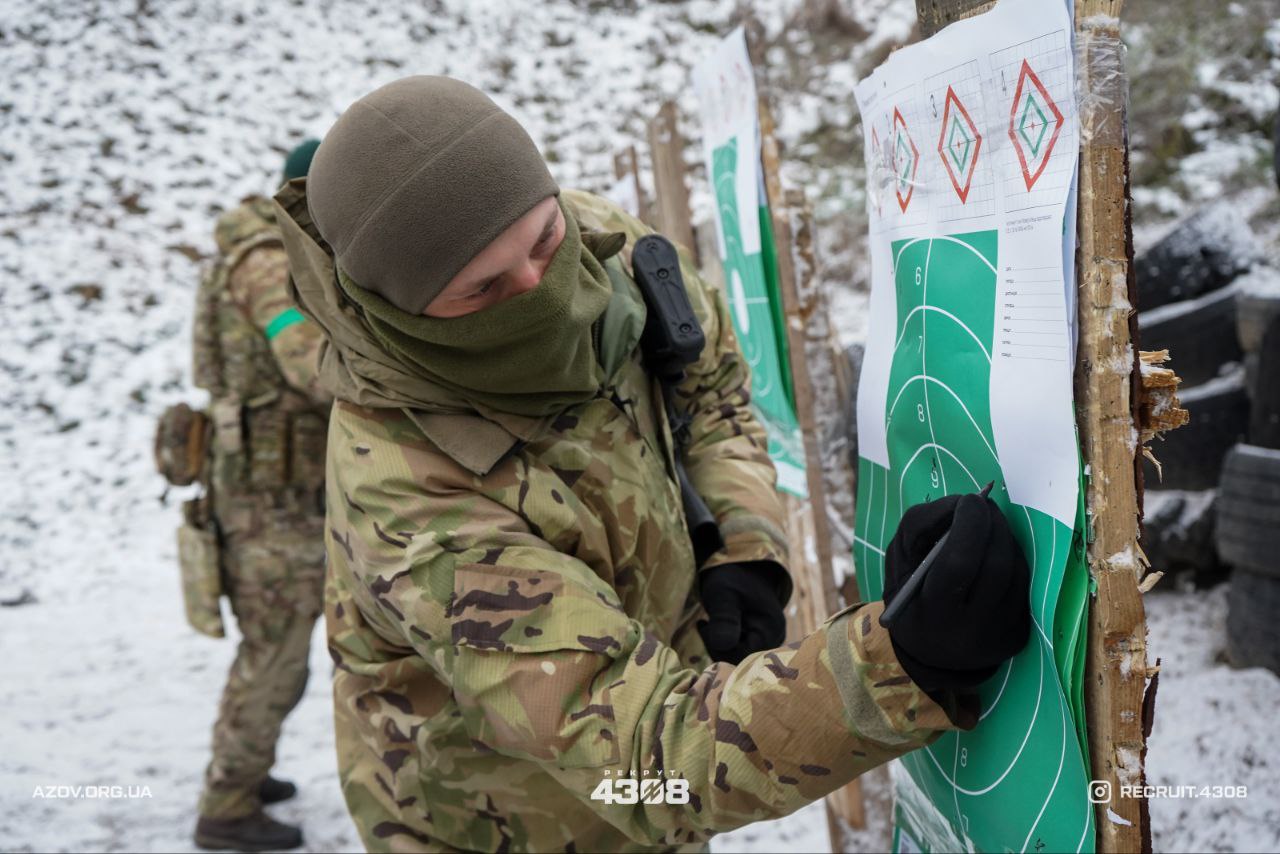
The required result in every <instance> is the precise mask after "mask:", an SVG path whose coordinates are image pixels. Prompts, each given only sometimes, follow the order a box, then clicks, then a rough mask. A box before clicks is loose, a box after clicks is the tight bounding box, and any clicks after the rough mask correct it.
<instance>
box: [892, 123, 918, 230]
mask: <svg viewBox="0 0 1280 854" xmlns="http://www.w3.org/2000/svg"><path fill="white" fill-rule="evenodd" d="M892 158H893V171H894V174H895V175H896V176H897V178H896V181H895V183H896V184H897V187H896V189H895V191H894V192H895V193H896V195H897V196H898V207H900V208H902V212H903V213H906V212H907V205H909V204H911V194H912V193H914V192H915V188H916V169H917V168H918V167H919V165H920V150H919V149H918V148H916V144H915V143H914V142H912V140H911V134H910V133H908V132H907V122H906V120H905V119H903V118H902V113H900V112H899V111H898V109H897V108H896V107H895V108H894V110H893V153H892Z"/></svg>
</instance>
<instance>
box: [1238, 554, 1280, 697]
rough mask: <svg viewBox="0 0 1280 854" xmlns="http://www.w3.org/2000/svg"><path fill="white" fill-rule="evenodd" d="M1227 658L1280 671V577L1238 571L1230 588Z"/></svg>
mask: <svg viewBox="0 0 1280 854" xmlns="http://www.w3.org/2000/svg"><path fill="white" fill-rule="evenodd" d="M1227 658H1228V659H1229V660H1230V661H1231V663H1232V664H1233V665H1234V666H1236V667H1265V668H1267V669H1268V670H1270V671H1271V672H1273V673H1277V674H1280V578H1276V577H1273V576H1267V575H1259V574H1257V573H1254V572H1247V571H1245V572H1240V571H1237V572H1235V573H1234V574H1232V576H1231V587H1230V589H1228V591H1227Z"/></svg>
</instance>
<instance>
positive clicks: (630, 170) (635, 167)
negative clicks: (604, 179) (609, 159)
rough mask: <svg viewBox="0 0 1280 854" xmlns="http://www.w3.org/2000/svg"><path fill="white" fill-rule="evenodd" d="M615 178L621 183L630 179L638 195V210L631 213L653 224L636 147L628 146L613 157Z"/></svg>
mask: <svg viewBox="0 0 1280 854" xmlns="http://www.w3.org/2000/svg"><path fill="white" fill-rule="evenodd" d="M613 177H614V178H616V179H618V180H619V181H621V180H623V179H627V178H629V179H630V180H631V186H632V190H633V192H634V193H635V195H636V209H635V210H634V211H629V213H632V214H634V215H635V217H636V219H638V220H640V221H642V222H646V223H649V222H652V220H651V218H650V217H651V214H650V213H649V205H648V204H647V203H646V201H647V200H646V199H645V197H644V188H642V187H641V186H640V159H639V158H638V157H637V156H636V147H635V146H634V145H628V146H627V147H626V148H625V149H624V150H622V151H620V152H618V153H617V154H615V155H614V156H613Z"/></svg>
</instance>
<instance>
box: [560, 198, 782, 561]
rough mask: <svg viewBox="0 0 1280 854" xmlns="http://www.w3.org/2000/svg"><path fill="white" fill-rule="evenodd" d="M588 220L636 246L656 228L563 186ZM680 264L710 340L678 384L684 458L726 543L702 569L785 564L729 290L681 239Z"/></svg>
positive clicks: (777, 505) (773, 477) (778, 506)
mask: <svg viewBox="0 0 1280 854" xmlns="http://www.w3.org/2000/svg"><path fill="white" fill-rule="evenodd" d="M562 196H563V198H564V199H565V200H566V201H567V202H569V203H570V204H571V205H572V206H573V208H574V210H576V211H577V212H578V213H579V215H580V217H581V218H582V220H583V222H584V223H586V224H587V226H588V227H592V228H599V229H604V230H606V231H621V232H623V233H625V234H626V235H627V237H628V239H629V241H630V243H631V245H632V246H634V245H635V241H636V240H638V239H639V238H641V237H643V236H644V235H646V234H652V233H654V232H653V229H651V228H649V227H648V226H647V225H645V224H644V223H642V222H640V220H638V219H636V218H635V217H633V216H631V215H630V214H628V213H626V212H625V211H623V210H622V209H621V208H619V207H618V206H617V205H615V204H613V203H612V202H609V201H607V200H605V199H602V198H600V197H598V196H593V195H591V194H589V193H583V192H581V191H577V190H566V191H564V193H563V194H562ZM677 248H678V250H679V253H680V272H681V273H682V274H683V276H684V281H685V286H686V289H687V290H688V293H689V301H690V303H691V304H692V306H693V310H694V312H695V313H696V314H697V316H698V320H699V321H701V323H702V331H703V334H704V335H705V336H706V339H707V343H706V346H705V347H704V348H703V351H702V356H701V357H700V358H699V359H698V361H697V362H696V363H694V364H693V365H691V366H690V367H689V369H688V371H687V372H686V373H687V378H686V380H685V382H684V383H683V384H681V386H680V387H679V388H678V389H677V394H678V396H679V397H680V402H679V405H680V406H681V408H682V409H684V410H685V411H686V412H689V413H690V414H691V415H692V416H693V424H692V425H691V428H690V443H689V447H688V448H687V450H686V451H685V455H684V464H685V469H686V470H687V471H688V474H689V479H690V481H691V482H692V483H693V486H694V488H695V489H696V490H697V491H698V494H699V495H701V496H702V499H703V501H705V502H706V503H707V507H708V509H709V510H711V512H712V514H713V515H714V516H715V517H716V521H717V522H719V523H720V533H721V534H722V535H723V536H724V540H725V548H724V549H723V550H721V551H719V552H717V553H716V554H714V555H712V556H711V558H709V559H708V560H707V562H706V564H705V565H704V567H703V568H704V569H705V568H708V567H712V566H717V565H719V564H724V563H736V562H740V561H752V560H772V561H775V562H777V563H778V564H780V565H782V566H783V567H786V566H787V564H788V560H787V537H786V533H785V530H786V521H785V516H784V513H783V509H782V502H781V500H779V498H778V493H777V491H776V489H775V487H774V484H775V483H776V481H777V472H776V471H775V470H774V468H773V462H772V461H771V460H770V459H769V452H768V448H769V441H768V438H767V436H766V435H765V432H764V425H762V424H761V423H760V422H759V421H757V420H756V418H755V416H753V415H752V413H751V406H750V403H751V376H750V372H749V368H748V367H747V362H746V359H745V358H744V357H743V355H742V350H741V349H740V348H739V346H738V341H737V337H736V336H735V335H734V333H733V324H732V322H731V321H730V319H729V311H728V308H727V306H726V304H725V300H724V295H723V294H722V293H721V292H720V291H719V290H718V289H716V288H713V287H712V286H711V285H709V284H707V283H706V282H705V281H704V280H703V278H702V277H701V276H700V275H699V274H698V268H697V265H696V264H694V263H693V258H692V256H690V255H689V252H688V250H687V249H686V248H685V247H683V246H677Z"/></svg>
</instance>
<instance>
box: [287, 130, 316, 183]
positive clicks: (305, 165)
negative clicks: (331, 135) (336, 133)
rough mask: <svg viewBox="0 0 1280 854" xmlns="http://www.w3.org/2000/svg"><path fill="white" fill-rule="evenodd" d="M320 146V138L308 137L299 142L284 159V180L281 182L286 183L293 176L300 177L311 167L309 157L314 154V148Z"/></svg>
mask: <svg viewBox="0 0 1280 854" xmlns="http://www.w3.org/2000/svg"><path fill="white" fill-rule="evenodd" d="M319 147H320V140H318V139H308V140H306V141H305V142H302V143H299V144H298V145H296V146H295V147H294V149H293V150H292V151H290V152H289V154H288V155H287V156H286V157H285V159H284V180H283V181H282V182H281V183H284V184H287V183H289V182H290V181H292V180H293V179H294V178H301V177H303V176H304V175H306V174H307V172H308V171H309V170H310V169H311V159H312V158H313V157H315V156H316V149H317V148H319Z"/></svg>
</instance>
